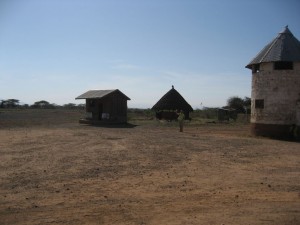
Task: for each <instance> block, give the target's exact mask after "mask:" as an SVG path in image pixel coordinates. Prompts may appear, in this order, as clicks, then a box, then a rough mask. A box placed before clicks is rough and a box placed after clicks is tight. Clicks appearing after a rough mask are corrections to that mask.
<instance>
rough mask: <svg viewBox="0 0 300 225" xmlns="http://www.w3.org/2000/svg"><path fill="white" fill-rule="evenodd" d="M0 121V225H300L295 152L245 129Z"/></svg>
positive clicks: (42, 114) (32, 117)
mask: <svg viewBox="0 0 300 225" xmlns="http://www.w3.org/2000/svg"><path fill="white" fill-rule="evenodd" d="M79 117H80V112H77V111H62V110H40V111H38V110H25V111H17V112H14V111H7V112H6V111H5V112H2V113H0V159H1V161H0V224H2V225H4V224H5V225H9V224H30V225H35V224H72V225H73V224H75V225H76V224H80V225H81V224H128V225H129V224H130V225H131V224H132V225H142V224H143V225H146V224H147V225H148V224H149V225H152V224H165V225H167V224H174V225H175V224H176V225H181V224H218V225H221V224H225V225H226V224H243V225H244V224H251V225H252V224H270V225H271V224H272V225H274V224H278V225H279V224H280V225H281V224H286V225H296V224H300V143H296V142H287V141H279V140H271V139H267V138H255V137H252V136H250V134H249V130H250V128H249V124H241V123H240V124H193V122H192V123H190V124H188V125H185V127H184V132H183V133H180V132H178V131H179V128H178V127H177V125H176V124H175V125H174V123H159V122H157V121H153V120H152V121H142V122H141V121H139V122H137V121H134V122H132V123H133V124H135V125H138V126H133V125H128V126H124V127H122V126H119V127H117V126H114V127H94V126H87V125H80V124H78V122H77V119H78V118H79Z"/></svg>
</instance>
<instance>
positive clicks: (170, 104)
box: [152, 86, 193, 112]
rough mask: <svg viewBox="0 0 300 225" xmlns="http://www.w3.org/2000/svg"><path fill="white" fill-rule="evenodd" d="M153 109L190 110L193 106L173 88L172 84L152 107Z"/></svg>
mask: <svg viewBox="0 0 300 225" xmlns="http://www.w3.org/2000/svg"><path fill="white" fill-rule="evenodd" d="M152 109H153V110H157V111H158V110H183V111H186V112H192V111H193V108H192V107H191V106H190V104H189V103H187V102H186V100H185V99H184V98H183V97H182V96H181V95H180V94H179V92H178V91H176V90H175V88H174V86H172V89H171V90H170V91H168V92H167V93H166V94H165V95H164V96H162V98H161V99H160V100H159V101H158V102H157V103H156V104H155V105H154V106H153V107H152Z"/></svg>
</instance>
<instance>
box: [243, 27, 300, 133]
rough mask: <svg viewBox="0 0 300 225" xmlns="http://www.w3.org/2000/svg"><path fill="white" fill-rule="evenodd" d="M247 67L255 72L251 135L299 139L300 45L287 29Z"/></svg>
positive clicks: (253, 75)
mask: <svg viewBox="0 0 300 225" xmlns="http://www.w3.org/2000/svg"><path fill="white" fill-rule="evenodd" d="M246 68H248V69H251V70H252V93H251V130H252V133H253V134H255V135H262V136H272V137H277V138H287V137H295V136H298V138H299V133H300V42H299V41H298V40H297V39H296V38H295V37H294V35H293V34H292V33H291V31H290V30H289V29H288V27H287V26H286V27H285V28H284V30H283V31H281V32H280V33H279V34H278V35H277V37H276V38H274V39H273V40H272V41H271V42H270V43H269V44H267V45H266V46H265V47H264V48H263V49H262V50H261V51H260V52H259V53H258V54H257V56H255V57H254V59H253V60H252V61H251V62H250V63H249V64H248V65H247V66H246Z"/></svg>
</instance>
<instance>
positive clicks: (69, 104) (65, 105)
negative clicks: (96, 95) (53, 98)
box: [63, 103, 76, 109]
mask: <svg viewBox="0 0 300 225" xmlns="http://www.w3.org/2000/svg"><path fill="white" fill-rule="evenodd" d="M63 107H64V108H66V109H75V108H76V104H74V103H68V104H64V105H63Z"/></svg>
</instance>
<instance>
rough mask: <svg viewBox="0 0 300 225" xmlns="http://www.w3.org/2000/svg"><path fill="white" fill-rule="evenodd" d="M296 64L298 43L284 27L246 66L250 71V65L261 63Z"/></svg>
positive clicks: (299, 55)
mask: <svg viewBox="0 0 300 225" xmlns="http://www.w3.org/2000/svg"><path fill="white" fill-rule="evenodd" d="M278 61H282V62H283V61H285V62H286V61H287V62H296V61H300V42H299V41H298V40H297V38H295V37H294V35H293V34H292V32H291V31H290V30H289V28H288V26H286V27H285V28H284V29H283V31H281V32H280V33H279V34H278V35H277V37H276V38H274V39H273V40H272V41H271V42H270V43H269V44H267V45H266V46H265V47H264V48H263V49H262V50H261V51H260V52H259V53H258V54H257V55H256V56H255V57H254V58H253V59H252V60H251V62H250V63H249V64H248V65H247V66H246V68H249V69H251V67H252V65H255V64H260V63H262V62H278Z"/></svg>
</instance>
